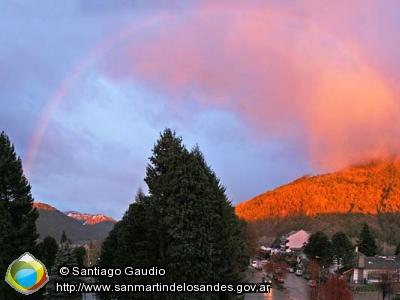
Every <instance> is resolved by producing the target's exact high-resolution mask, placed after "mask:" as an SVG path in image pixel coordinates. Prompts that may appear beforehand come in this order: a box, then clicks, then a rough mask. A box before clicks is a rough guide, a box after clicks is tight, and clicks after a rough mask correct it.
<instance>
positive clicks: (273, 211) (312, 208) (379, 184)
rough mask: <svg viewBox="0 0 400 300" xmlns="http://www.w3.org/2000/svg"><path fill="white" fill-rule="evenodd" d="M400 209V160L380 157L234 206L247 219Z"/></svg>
mask: <svg viewBox="0 0 400 300" xmlns="http://www.w3.org/2000/svg"><path fill="white" fill-rule="evenodd" d="M399 210H400V162H397V161H396V162H395V161H379V162H376V161H375V162H371V163H368V164H365V165H359V166H353V167H349V168H346V169H344V170H341V171H338V172H334V173H330V174H323V175H316V176H310V175H305V176H303V177H301V178H299V179H297V180H295V181H293V182H291V183H289V184H286V185H284V186H281V187H278V188H276V189H275V190H272V191H267V192H265V193H263V194H261V195H258V196H256V197H254V198H253V199H250V200H248V201H246V202H243V203H240V204H238V205H237V206H236V208H235V211H236V214H237V215H238V216H239V217H241V218H244V219H246V220H248V221H260V220H265V219H269V218H283V217H287V216H315V215H318V214H332V213H342V214H343V213H360V214H374V215H376V214H379V213H396V212H399Z"/></svg>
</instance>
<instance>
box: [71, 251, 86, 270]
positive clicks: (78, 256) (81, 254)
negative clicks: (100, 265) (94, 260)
mask: <svg viewBox="0 0 400 300" xmlns="http://www.w3.org/2000/svg"><path fill="white" fill-rule="evenodd" d="M72 254H73V255H74V257H75V260H76V263H77V264H78V265H80V266H83V264H84V259H85V255H86V249H85V247H83V246H78V247H75V248H74V250H73V251H72Z"/></svg>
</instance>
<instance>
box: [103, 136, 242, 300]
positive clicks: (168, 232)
mask: <svg viewBox="0 0 400 300" xmlns="http://www.w3.org/2000/svg"><path fill="white" fill-rule="evenodd" d="M146 171H147V172H146V178H145V182H146V183H147V185H148V187H149V195H148V196H145V195H144V194H143V192H142V191H141V190H139V192H138V194H137V196H136V200H135V203H132V204H131V205H130V207H129V209H128V210H127V212H126V213H125V215H124V217H123V218H122V220H121V221H120V222H118V223H117V224H116V225H115V227H114V229H113V230H112V231H111V232H110V235H109V237H108V238H107V239H106V241H105V242H104V244H103V247H102V254H101V265H102V266H105V267H106V266H114V267H115V266H119V265H135V266H144V267H149V266H157V267H159V268H164V269H166V272H167V276H166V278H144V279H143V278H134V277H133V278H132V277H131V278H119V279H118V281H119V282H121V280H125V282H127V283H140V282H149V280H156V281H157V282H203V283H216V282H238V281H240V279H241V278H240V276H239V274H240V272H241V271H242V270H243V266H245V264H247V259H245V243H244V241H243V232H244V230H243V228H244V224H243V223H242V222H240V221H239V220H238V218H237V217H236V215H235V213H234V209H233V207H232V205H231V203H230V201H229V200H228V199H227V197H226V195H225V188H224V187H222V186H221V185H220V183H219V180H218V179H217V177H216V176H215V174H214V172H213V171H212V170H211V168H210V167H209V166H208V165H207V164H206V162H205V159H204V157H203V154H202V153H201V152H200V150H199V148H198V147H197V146H196V147H195V148H194V149H193V150H192V151H190V152H189V151H188V150H187V149H186V148H185V147H184V145H183V144H182V139H181V138H180V137H177V136H176V135H175V133H174V132H172V131H171V130H170V129H166V130H165V131H164V132H163V133H162V134H161V136H160V139H159V140H158V141H157V143H156V145H155V146H154V148H153V155H152V157H151V158H150V163H149V165H148V166H147V170H146ZM127 253H129V255H127ZM99 280H100V281H102V282H105V281H108V282H111V281H112V280H109V279H104V278H101V279H99ZM143 280H144V281H143ZM113 296H114V295H113ZM98 297H99V298H103V299H107V298H104V297H105V296H104V297H103V296H102V295H99V296H98ZM115 297H116V298H117V299H168V300H169V299H185V300H186V299H189V300H191V299H207V300H209V299H210V300H212V299H230V298H232V297H233V298H236V295H227V294H223V295H218V294H194V293H191V294H177V293H176V294H154V295H151V294H143V295H138V294H130V295H129V294H118V295H115Z"/></svg>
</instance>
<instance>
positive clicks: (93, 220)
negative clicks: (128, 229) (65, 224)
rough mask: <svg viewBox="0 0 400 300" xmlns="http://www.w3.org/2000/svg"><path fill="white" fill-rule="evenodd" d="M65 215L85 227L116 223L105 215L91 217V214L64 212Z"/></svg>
mask: <svg viewBox="0 0 400 300" xmlns="http://www.w3.org/2000/svg"><path fill="white" fill-rule="evenodd" d="M65 214H66V215H67V216H68V217H70V218H74V219H76V220H78V221H81V222H83V223H84V224H85V225H86V224H89V225H94V224H98V223H101V222H107V221H108V222H113V223H116V222H117V221H116V220H115V219H113V218H111V217H107V216H105V215H101V214H97V215H91V214H82V213H79V212H76V211H67V212H65Z"/></svg>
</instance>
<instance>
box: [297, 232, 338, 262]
mask: <svg viewBox="0 0 400 300" xmlns="http://www.w3.org/2000/svg"><path fill="white" fill-rule="evenodd" d="M304 253H305V254H307V256H308V257H310V258H311V259H312V260H315V259H317V260H320V261H321V263H323V264H330V262H331V261H332V245H331V242H330V241H329V240H328V237H327V236H326V234H325V233H324V232H322V231H317V232H316V233H313V234H312V235H311V236H310V238H309V239H308V243H307V244H306V246H305V247H304Z"/></svg>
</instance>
